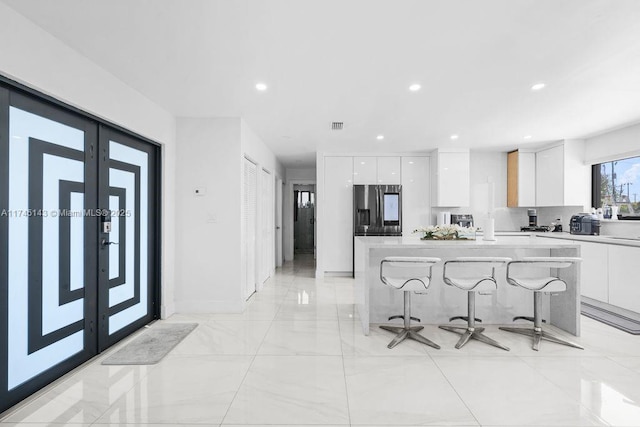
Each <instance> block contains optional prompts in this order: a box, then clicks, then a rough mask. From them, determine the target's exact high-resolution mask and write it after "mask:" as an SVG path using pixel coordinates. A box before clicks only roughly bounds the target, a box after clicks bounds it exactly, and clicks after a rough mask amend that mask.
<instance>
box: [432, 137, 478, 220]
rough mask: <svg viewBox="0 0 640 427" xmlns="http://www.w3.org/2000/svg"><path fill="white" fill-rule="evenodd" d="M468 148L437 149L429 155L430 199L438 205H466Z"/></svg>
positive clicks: (468, 180) (467, 195) (468, 174)
mask: <svg viewBox="0 0 640 427" xmlns="http://www.w3.org/2000/svg"><path fill="white" fill-rule="evenodd" d="M469 165H470V162H469V150H468V149H438V150H435V151H434V152H433V153H432V155H431V176H432V180H431V188H432V192H431V199H432V202H433V203H432V205H433V206H438V207H456V206H462V207H467V206H469V205H470V203H469V195H470V172H469Z"/></svg>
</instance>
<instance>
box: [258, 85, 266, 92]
mask: <svg viewBox="0 0 640 427" xmlns="http://www.w3.org/2000/svg"><path fill="white" fill-rule="evenodd" d="M256 89H257V90H259V91H260V92H264V91H265V90H267V85H266V84H264V83H256Z"/></svg>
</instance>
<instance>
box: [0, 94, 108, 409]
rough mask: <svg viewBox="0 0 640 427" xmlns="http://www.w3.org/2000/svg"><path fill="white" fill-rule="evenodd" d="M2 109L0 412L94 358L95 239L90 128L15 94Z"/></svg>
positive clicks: (94, 128) (92, 129) (92, 135)
mask: <svg viewBox="0 0 640 427" xmlns="http://www.w3.org/2000/svg"><path fill="white" fill-rule="evenodd" d="M5 101H8V102H3V103H2V108H3V110H4V111H3V115H4V117H5V118H7V119H8V120H7V121H8V123H7V126H3V127H2V131H3V138H2V140H1V143H0V145H2V155H1V156H0V162H2V169H3V170H6V173H5V174H3V175H2V178H0V180H1V182H0V185H1V186H2V187H3V191H2V192H0V197H1V198H2V200H0V205H1V207H0V229H1V230H2V235H3V238H2V239H1V240H2V243H1V244H2V245H5V246H4V247H3V250H2V251H1V252H0V253H1V254H2V256H0V271H1V272H2V275H1V279H0V280H1V281H0V289H2V291H3V292H2V293H3V296H2V298H0V299H2V300H3V301H6V314H5V313H3V318H2V320H3V322H2V323H4V324H3V325H2V326H3V327H2V332H1V333H2V344H3V351H2V353H3V356H2V362H3V363H2V367H3V374H2V378H1V379H2V386H1V387H0V397H1V398H0V402H2V405H0V406H2V407H0V410H3V409H6V405H7V404H11V403H15V402H16V401H17V399H18V400H19V399H21V398H23V397H24V396H26V395H28V394H30V393H32V392H33V391H35V390H37V389H38V388H40V387H42V385H44V384H46V383H47V382H49V381H51V380H52V379H55V377H57V376H60V375H62V373H64V372H66V371H68V370H69V369H71V368H73V367H74V366H76V365H78V364H80V363H82V362H83V361H85V360H87V359H88V358H90V357H91V356H93V355H94V354H96V351H97V341H96V334H95V331H94V326H95V301H96V298H97V295H96V292H95V289H96V275H95V271H96V266H97V264H96V257H95V253H94V254H93V255H92V254H91V252H90V251H86V250H85V248H87V247H89V248H95V247H96V238H97V236H96V233H95V226H96V223H97V222H96V220H95V217H92V216H91V212H93V211H95V207H96V202H97V192H96V178H97V177H96V175H95V173H94V172H92V171H94V170H95V159H94V158H93V157H94V156H93V151H94V148H95V147H94V144H95V143H96V141H97V139H96V133H97V125H96V124H95V123H92V122H91V121H89V120H86V119H83V118H80V117H77V116H75V115H72V114H69V113H66V112H64V111H62V110H60V109H57V108H55V107H49V106H46V105H44V104H42V103H39V102H37V101H35V100H32V99H30V98H27V97H24V96H21V95H18V94H14V93H8V92H5ZM5 168H6V169H5ZM5 236H6V238H5ZM3 306H4V304H3ZM5 343H6V350H5V348H4V344H5Z"/></svg>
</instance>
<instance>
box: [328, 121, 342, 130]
mask: <svg viewBox="0 0 640 427" xmlns="http://www.w3.org/2000/svg"><path fill="white" fill-rule="evenodd" d="M343 127H344V122H333V123H331V130H342V128H343Z"/></svg>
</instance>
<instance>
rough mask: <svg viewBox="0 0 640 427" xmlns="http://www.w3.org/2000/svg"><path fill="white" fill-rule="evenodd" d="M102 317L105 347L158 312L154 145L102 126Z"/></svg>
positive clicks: (103, 343) (100, 317) (101, 330)
mask: <svg viewBox="0 0 640 427" xmlns="http://www.w3.org/2000/svg"><path fill="white" fill-rule="evenodd" d="M100 152H101V158H100V172H99V173H100V187H99V199H100V206H104V208H103V210H102V214H103V215H102V218H101V223H102V225H101V229H100V238H99V239H100V243H99V244H100V254H99V258H100V284H99V288H100V290H99V295H100V298H99V320H100V337H99V342H100V348H101V349H103V348H106V347H108V346H109V345H111V344H113V343H114V342H116V341H118V340H119V339H121V338H122V337H123V336H126V335H128V334H129V333H131V332H132V331H134V330H136V329H138V328H140V327H141V326H142V325H145V324H147V323H149V322H150V321H151V320H152V319H153V318H154V317H155V314H156V313H155V305H154V295H153V292H154V284H155V281H156V280H157V279H156V276H155V274H154V272H155V266H156V262H157V260H156V258H155V256H154V251H153V248H154V247H155V244H156V235H157V228H156V227H157V223H156V220H157V218H156V194H155V192H156V186H155V182H156V155H155V147H153V146H151V145H149V144H144V143H141V142H139V141H137V140H135V139H133V138H131V137H129V136H127V135H124V134H121V133H119V132H116V131H114V130H111V129H108V128H104V127H101V128H100Z"/></svg>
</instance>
